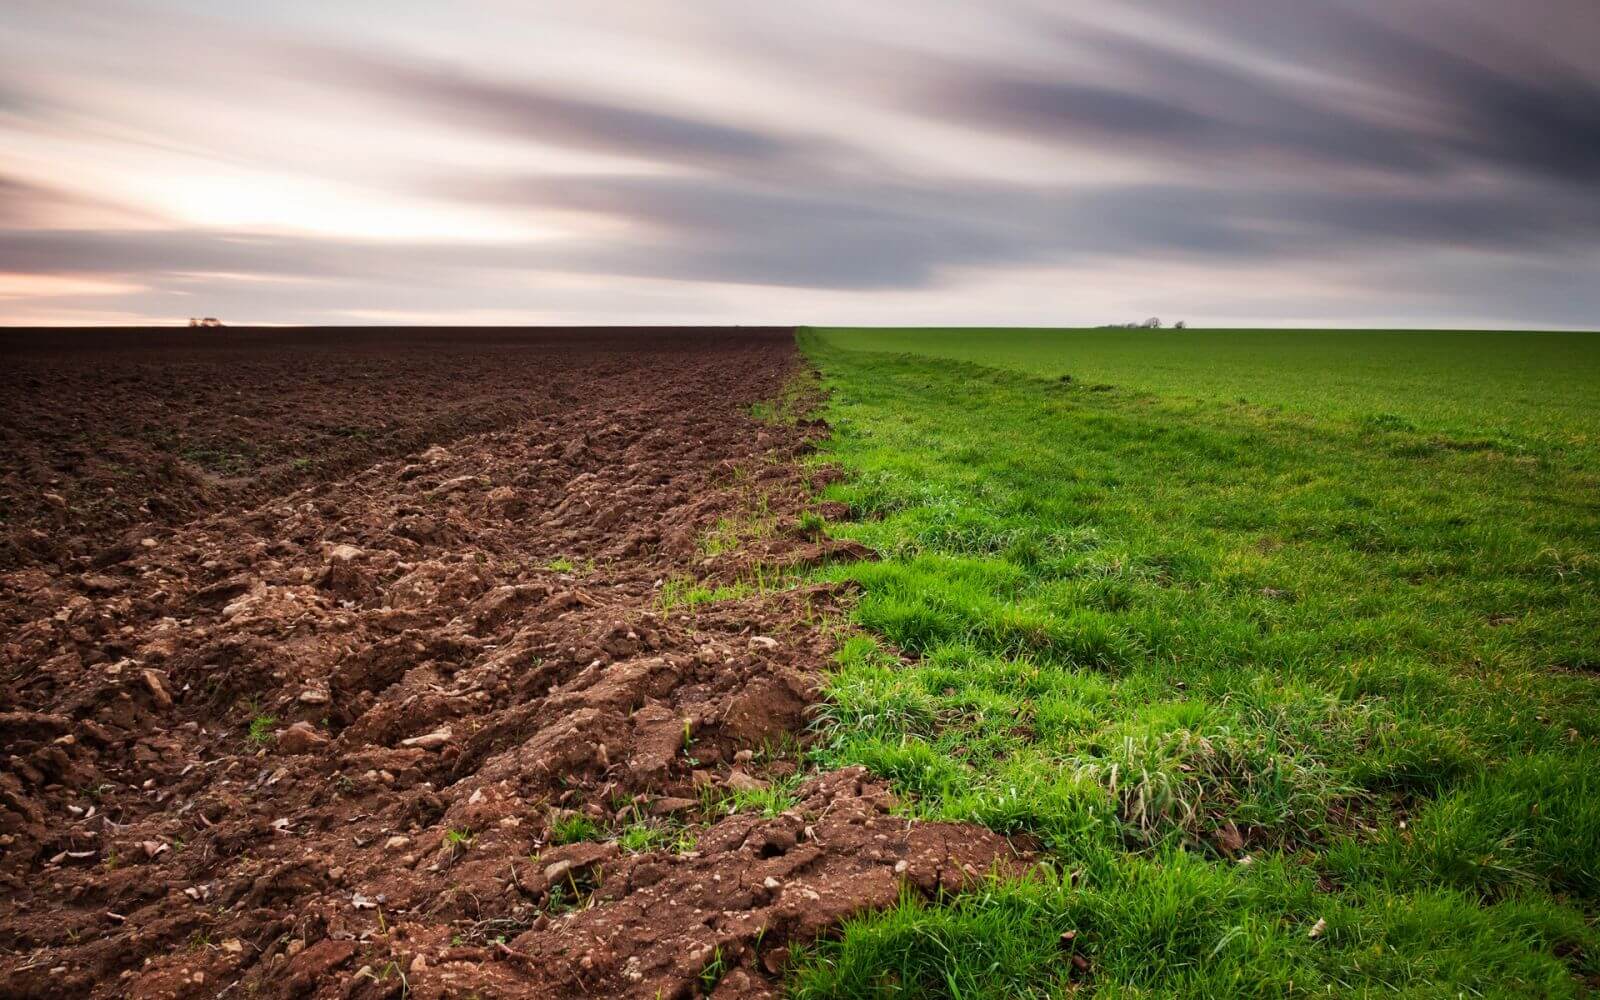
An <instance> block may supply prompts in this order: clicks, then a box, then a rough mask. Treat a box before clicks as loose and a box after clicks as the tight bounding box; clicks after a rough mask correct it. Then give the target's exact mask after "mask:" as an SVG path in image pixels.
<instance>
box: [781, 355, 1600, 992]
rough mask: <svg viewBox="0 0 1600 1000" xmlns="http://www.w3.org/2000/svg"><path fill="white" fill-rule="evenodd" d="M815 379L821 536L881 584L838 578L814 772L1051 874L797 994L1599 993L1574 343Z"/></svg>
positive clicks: (852, 955)
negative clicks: (990, 841)
mask: <svg viewBox="0 0 1600 1000" xmlns="http://www.w3.org/2000/svg"><path fill="white" fill-rule="evenodd" d="M802 343H803V345H804V347H805V349H806V351H807V353H808V354H809V356H810V357H811V358H812V359H813V361H814V362H815V363H816V364H817V365H818V366H819V367H820V369H821V371H822V373H823V378H824V384H825V386H826V388H827V390H828V392H829V393H830V395H829V399H828V402H827V404H826V407H825V410H824V412H825V414H826V416H827V418H828V420H829V421H830V423H831V425H832V437H831V440H830V442H829V443H828V444H827V445H826V446H825V455H824V460H825V461H828V462H831V463H834V464H836V465H838V466H839V467H841V468H842V469H843V470H845V478H844V481H843V482H842V483H839V484H837V485H835V486H833V487H832V488H831V489H830V491H829V493H828V494H827V495H828V496H829V497H830V498H831V499H833V500H835V501H837V502H840V503H842V504H845V505H848V507H849V509H850V511H851V518H852V519H851V520H848V521H845V522H842V523H836V524H833V525H831V526H830V530H831V531H832V532H833V533H835V534H837V535H839V536H842V537H847V538H851V539H856V540H859V541H861V542H863V543H865V544H867V545H868V546H870V547H872V548H873V549H875V550H877V551H878V552H880V553H882V554H883V555H884V557H885V558H884V559H883V560H882V561H880V562H876V563H863V564H859V565H855V566H852V567H848V568H835V569H833V570H831V571H829V576H830V578H833V579H849V580H853V581H856V582H858V583H859V584H860V585H861V586H862V588H863V595H862V597H861V599H860V602H859V603H858V605H857V606H856V607H855V609H854V612H853V620H854V622H855V623H856V624H857V625H858V626H859V627H860V629H861V632H860V633H859V634H857V635H855V636H854V637H852V638H850V639H848V640H847V641H846V642H845V643H844V644H843V646H842V648H841V650H840V652H839V653H838V655H837V667H836V669H835V671H834V672H833V673H832V674H831V676H830V680H829V684H828V699H829V700H828V704H827V707H826V709H825V713H826V714H825V721H824V723H823V733H824V738H823V739H822V741H821V743H820V744H819V747H818V749H817V750H816V751H815V754H816V760H817V762H818V763H819V764H820V765H822V766H839V765H844V764H864V765H866V766H867V767H868V768H869V769H871V770H872V771H873V772H874V773H877V774H880V775H883V776H886V777H888V778H890V779H891V781H892V783H893V787H895V788H896V790H897V791H899V792H900V793H901V794H902V795H903V797H904V806H903V808H904V809H905V810H906V811H907V812H908V813H909V814H911V815H915V816H921V817H937V818H941V819H947V820H958V821H970V822H975V823H979V824H982V825H984V826H987V827H989V828H992V829H995V830H1000V831H1005V832H1009V833H1016V834H1029V835H1032V836H1035V837H1037V838H1039V840H1040V841H1041V842H1042V844H1043V845H1044V851H1043V858H1044V861H1043V862H1042V864H1041V866H1040V872H1042V874H1036V876H1035V877H1033V878H1031V879H1029V880H1025V881H1006V880H1002V881H999V882H996V883H995V884H993V885H992V886H991V887H990V888H989V889H988V890H987V891H984V892H980V893H975V894H971V895H968V896H965V897H963V898H962V899H961V900H959V901H956V902H955V903H954V904H953V905H951V906H948V907H930V906H927V905H926V904H925V903H923V902H922V901H918V900H908V901H906V902H905V903H903V904H902V905H901V906H900V907H898V908H897V909H895V910H893V911H891V912H888V913H885V914H880V915H875V916H868V917H863V918H862V919H860V920H859V921H857V922H855V923H853V924H852V925H851V926H850V928H849V929H848V931H847V932H846V933H845V934H844V936H843V938H842V940H840V941H839V942H836V943H830V944H826V945H823V946H821V947H820V948H818V949H817V950H815V951H813V952H811V953H810V954H809V956H808V957H807V960H806V963H805V965H804V967H803V969H802V972H801V974H800V976H799V978H798V980H797V982H798V990H799V993H800V995H802V996H816V997H821V996H877V995H907V996H923V995H930V996H931V995H939V996H946V995H948V996H1019V995H1038V996H1046V995H1056V994H1057V993H1059V992H1061V991H1063V990H1068V989H1071V988H1073V987H1074V986H1084V987H1088V986H1090V985H1091V984H1092V986H1093V987H1094V989H1095V991H1096V994H1097V995H1106V996H1114V995H1136V996H1148V995H1183V996H1235V995H1261V996H1281V995H1294V994H1306V995H1311V994H1328V993H1333V994H1340V995H1344V994H1351V993H1355V994H1368V993H1370V994H1374V995H1376V994H1388V993H1399V994H1404V995H1457V994H1461V995H1517V994H1524V995H1526V994H1532V995H1541V996H1545V995H1551V996H1562V995H1578V994H1581V993H1583V992H1585V991H1586V989H1589V988H1592V987H1593V986H1594V985H1595V983H1596V978H1595V977H1596V974H1597V972H1600V951H1597V948H1600V937H1597V935H1596V931H1595V927H1594V920H1595V916H1596V913H1597V909H1600V778H1597V777H1596V775H1597V765H1600V748H1597V738H1600V712H1597V709H1600V628H1597V623H1600V507H1597V493H1596V487H1597V485H1600V478H1597V474H1600V463H1597V460H1596V455H1595V450H1594V448H1595V442H1596V434H1597V431H1600V424H1597V421H1596V418H1595V417H1594V413H1595V412H1597V411H1600V407H1597V406H1596V402H1597V398H1596V394H1597V393H1600V378H1596V365H1597V364H1600V342H1597V341H1596V339H1595V338H1594V337H1593V336H1589V335H1582V334H1548V335H1524V334H1452V333H1392V334H1384V333H1377V332H1372V333H1367V332H1363V333H1304V334H1303V333H1293V332H1284V333H1265V332H1261V333H1258V332H1231V333H1224V332H1206V333H1197V332H1186V333H1178V332H1172V333H1144V332H1139V333H1132V332H1124V331H1083V332H1076V331H1073V332H1052V331H1036V330H1030V331H955V330H950V331H910V330H892V331H880V330H871V331H850V330H810V331H806V332H804V333H803V334H802ZM902 653H903V654H908V655H910V656H911V657H913V658H914V659H913V662H914V664H915V665H914V666H910V667H907V666H904V665H902V663H901V662H900V659H899V656H898V654H902ZM1063 935H1066V937H1063ZM1069 959H1070V961H1069Z"/></svg>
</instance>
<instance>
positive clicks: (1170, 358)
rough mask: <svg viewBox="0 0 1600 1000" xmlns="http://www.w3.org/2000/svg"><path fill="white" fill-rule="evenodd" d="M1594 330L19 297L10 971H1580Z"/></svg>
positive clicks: (1369, 986)
mask: <svg viewBox="0 0 1600 1000" xmlns="http://www.w3.org/2000/svg"><path fill="white" fill-rule="evenodd" d="M1596 345H1597V341H1596V340H1595V339H1594V338H1593V337H1592V336H1585V335H1579V334H1537V335H1535V334H1486V333H1474V334H1449V333H1414V332H1413V333H1389V334H1385V333H1376V332H1372V333H1367V332H1362V333H1355V332H1350V333H1339V332H1331V331H1330V332H1315V333H1290V332H1258V331H1228V332H1215V331H1205V332H1201V331H1186V332H1183V333H1176V332H1172V333H1144V332H1129V331H1103V330H1102V331H1043V330H995V331H972V330H940V331H913V330H836V329H802V330H800V331H799V332H798V334H796V332H795V331H793V330H789V329H749V328H747V329H737V330H733V329H692V328H685V329H672V330H666V329H582V330H579V329H569V330H556V329H547V330H536V329H535V330H528V329H521V330H519V329H471V328H462V329H452V330H444V329H438V330H430V329H380V328H372V329H359V330H351V329H344V330H340V329H304V330H262V329H248V328H245V329H237V328H235V329H228V330H225V331H205V332H198V331H197V332H193V333H190V332H170V331H168V332H163V333H159V334H158V333H155V332H153V331H115V332H109V333H91V332H88V331H67V332H56V333H45V332H41V331H26V332H25V331H17V332H8V333H7V334H6V335H5V338H4V339H0V349H3V350H4V352H5V362H6V364H5V366H4V367H3V369H0V379H4V381H3V382H0V387H3V388H4V390H5V392H6V394H7V397H8V406H7V407H6V408H5V410H4V412H0V444H3V445H4V447H5V448H6V450H7V451H8V453H10V454H12V455H14V456H15V461H13V462H12V463H11V464H10V465H9V466H8V467H7V468H6V469H4V470H3V471H0V543H3V544H0V622H3V623H4V625H5V631H4V635H3V639H0V738H3V741H4V745H5V747H6V753H5V755H4V758H3V759H0V890H3V891H0V994H3V995H5V996H26V997H83V996H87V997H105V998H110V997H123V996H137V997H158V996H159V997H164V998H172V997H183V998H197V1000H198V998H202V997H211V996H217V995H228V996H254V997H291V996H293V997H299V996H314V997H351V998H355V1000H379V998H385V1000H391V998H412V997H418V998H443V997H455V996H473V995H478V996H484V997H489V996H495V997H519V998H537V1000H544V998H557V997H567V996H573V995H588V996H629V997H655V996H681V997H693V996H714V997H717V998H719V1000H726V998H730V997H731V998H736V1000H745V998H748V1000H754V998H761V997H771V996H777V995H794V996H797V997H802V998H823V997H961V998H972V997H994V998H1000V997H1006V998H1010V997H1040V998H1042V997H1056V996H1071V995H1085V996H1088V995H1094V996H1105V997H1121V996H1158V995H1159V996H1183V997H1216V996H1251V995H1254V996H1264V997H1266V996H1295V995H1307V996H1310V995H1341V996H1342V995H1386V994H1391V993H1393V994H1399V995H1414V996H1434V995H1451V996H1454V995H1471V996H1513V995H1523V996H1525V995H1534V996H1579V995H1584V994H1585V992H1586V991H1593V990H1594V989H1595V988H1596V986H1597V985H1600V932H1597V930H1596V919H1597V916H1600V712H1597V709H1600V629H1597V627H1596V625H1597V622H1600V507H1597V487H1600V457H1597V455H1596V442H1597V427H1596V422H1595V419H1594V418H1593V416H1592V415H1591V414H1592V413H1593V412H1594V411H1595V410H1596V409H1600V398H1597V393H1600V384H1597V383H1600V379H1597V378H1596V371H1597V365H1600V359H1597V348H1596Z"/></svg>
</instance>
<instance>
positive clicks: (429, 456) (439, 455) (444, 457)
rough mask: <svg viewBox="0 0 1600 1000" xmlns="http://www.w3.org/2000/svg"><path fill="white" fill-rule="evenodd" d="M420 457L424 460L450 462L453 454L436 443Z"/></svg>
mask: <svg viewBox="0 0 1600 1000" xmlns="http://www.w3.org/2000/svg"><path fill="white" fill-rule="evenodd" d="M418 457H420V458H421V459H422V460H423V461H424V462H448V461H450V457H451V456H450V452H448V451H446V450H445V449H444V448H443V447H441V446H439V445H434V446H433V447H431V448H429V449H428V450H427V451H425V452H423V453H422V454H421V455H420V456H418Z"/></svg>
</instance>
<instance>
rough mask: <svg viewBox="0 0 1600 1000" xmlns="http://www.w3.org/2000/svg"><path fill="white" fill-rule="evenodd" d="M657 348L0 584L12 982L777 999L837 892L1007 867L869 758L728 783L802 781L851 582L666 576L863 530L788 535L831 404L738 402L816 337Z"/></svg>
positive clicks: (995, 842)
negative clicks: (293, 484)
mask: <svg viewBox="0 0 1600 1000" xmlns="http://www.w3.org/2000/svg"><path fill="white" fill-rule="evenodd" d="M640 336H645V335H643V334H641V335H640ZM656 336H657V337H658V338H659V337H665V336H669V335H667V334H661V335H656ZM530 337H531V338H534V340H535V343H534V345H533V346H534V347H537V343H536V339H537V338H536V337H534V335H532V334H530ZM656 347H657V348H658V349H656V350H652V351H639V352H636V353H634V354H631V355H626V356H625V357H626V358H631V359H632V360H631V361H624V362H623V363H619V360H618V355H617V354H616V353H615V352H612V353H610V354H607V355H604V356H601V355H595V356H592V357H589V356H585V355H584V352H583V351H582V349H581V348H579V347H575V346H574V345H573V344H571V343H568V344H566V345H565V346H564V347H562V348H561V350H563V351H565V352H566V353H565V354H563V355H562V358H563V362H562V364H560V365H559V366H558V365H554V364H552V367H551V374H550V375H549V377H548V378H543V379H541V378H539V377H537V375H533V376H530V379H529V381H528V384H527V386H526V391H527V392H528V393H530V394H534V395H538V394H544V395H546V396H550V397H552V398H558V399H561V400H563V403H562V405H558V406H547V407H542V408H541V407H534V408H533V410H534V412H531V413H524V412H522V411H520V410H519V411H518V413H519V415H518V416H517V417H516V418H515V420H514V421H511V422H508V423H506V424H504V425H503V426H499V427H497V428H495V429H492V430H489V431H486V432H483V433H477V434H473V435H469V436H465V437H459V438H456V439H453V440H449V441H447V442H444V443H440V444H435V445H433V446H431V447H428V448H426V449H424V450H420V451H418V452H414V453H412V454H409V455H403V456H400V457H397V458H390V459H384V460H378V461H375V462H374V464H371V465H370V466H369V467H367V468H365V469H361V470H359V471H355V472H352V473H349V474H347V475H345V476H344V477H343V478H337V479H330V480H326V481H322V482H319V483H314V484H311V485H308V486H304V487H302V488H300V489H298V490H297V491H296V492H292V493H285V494H283V495H281V496H278V497H276V498H273V499H269V500H266V501H265V502H260V500H259V497H257V498H252V501H251V502H252V504H253V505H251V506H245V505H244V504H243V503H241V504H240V505H239V507H238V509H225V510H222V511H220V512H216V511H214V512H211V513H209V514H207V515H206V516H204V517H203V518H200V519H197V520H194V521H192V522H189V523H183V524H177V525H170V524H149V525H145V526H142V527H141V526H135V528H134V529H133V530H132V531H131V532H130V533H128V534H127V535H125V536H122V537H121V538H119V539H115V540H107V541H106V543H105V544H104V545H102V546H99V547H98V549H96V550H94V551H89V552H86V553H83V554H78V555H71V556H64V557H62V559H60V560H58V561H56V562H44V561H39V562H35V563H33V564H28V565H24V566H22V567H20V568H16V569H12V570H10V571H8V572H6V573H4V574H3V575H0V612H3V618H0V621H4V623H5V628H6V638H5V641H4V645H3V647H0V671H3V673H0V679H3V688H0V741H3V744H4V752H3V758H4V759H3V760H0V996H6V997H214V996H230V997H360V998H373V997H401V996H409V997H447V996H449V997H455V996H474V995H476V996H481V997H567V996H638V997H657V996H661V997H688V996H696V995H704V994H707V993H709V994H711V995H714V996H716V997H756V996H766V995H770V994H773V993H776V992H778V991H779V990H780V989H781V983H782V973H783V969H784V963H785V961H786V959H787V956H788V955H789V953H790V949H792V948H793V947H794V946H796V945H798V944H801V943H804V942H806V941H809V940H812V939H814V938H816V937H817V936H819V935H825V934H827V933H829V932H830V931H831V930H833V929H834V928H836V927H837V926H838V925H839V923H840V922H841V921H842V920H843V919H844V918H846V917H847V916H849V915H851V914H853V913H856V912H860V911H862V910H864V909H869V908H874V907H882V906H886V905H889V904H891V903H893V902H894V901H895V899H896V898H897V897H898V896H899V894H900V893H901V892H902V891H903V888H904V887H907V886H909V887H912V888H913V889H915V890H918V891H921V892H924V893H928V894H934V893H936V892H939V891H941V890H954V889H959V888H961V887H962V886H964V885H967V884H969V883H971V882H972V881H973V880H974V879H976V878H978V877H980V876H982V875H983V874H984V873H985V872H987V871H988V870H990V869H992V868H994V867H996V866H1010V865H1017V864H1021V863H1022V859H1021V856H1020V855H1019V854H1018V852H1017V851H1016V850H1015V849H1014V848H1013V845H1011V844H1010V843H1008V842H1007V841H1005V840H1003V839H1002V838H999V837H998V836H996V835H994V834H992V833H989V832H987V831H983V830H979V829H973V828H967V827H959V826H952V825H944V824H937V823H912V822H908V821H907V820H905V819H903V818H899V817H895V816H893V815H891V814H890V810H891V808H892V805H893V802H892V799H891V796H890V795H889V793H888V792H887V790H886V789H884V788H883V787H882V786H881V785H879V784H877V783H876V782H874V781H873V780H871V779H869V778H868V777H867V776H865V775H864V774H862V773H859V772H856V771H840V772H835V773H831V774H826V775H821V776H814V777H812V778H810V779H809V780H807V781H805V782H804V783H803V784H801V785H800V786H799V788H798V791H797V792H796V793H795V796H794V801H793V803H792V804H790V803H784V804H785V805H787V806H788V808H786V809H784V810H783V811H781V812H776V813H774V811H773V810H768V812H767V813H763V812H760V811H754V812H732V813H730V811H729V809H728V808H727V805H726V802H727V801H728V799H727V795H728V793H729V792H731V791H740V790H742V791H743V792H744V793H745V794H746V796H747V797H749V796H751V795H752V794H753V793H754V792H756V791H758V790H760V789H761V788H762V786H763V785H764V784H765V783H767V782H771V781H775V780H778V781H781V780H784V779H785V778H787V777H789V776H791V775H793V773H794V770H795V767H796V762H795V759H794V750H795V748H796V747H797V746H798V745H799V744H800V743H801V742H802V741H803V739H804V733H805V730H806V726H807V722H808V709H809V708H810V707H811V706H812V705H813V704H814V703H815V701H816V699H817V698H818V693H817V686H818V678H819V674H820V671H821V670H822V669H824V667H825V664H826V662H827V658H828V656H829V653H830V651H831V648H832V647H831V640H830V638H829V635H828V634H826V633H825V632H824V631H823V630H822V628H821V626H820V624H819V623H820V622H822V621H823V620H825V619H826V618H827V617H828V616H829V615H830V614H831V613H834V612H836V611H838V610H839V601H840V600H842V599H844V597H845V595H843V594H841V593H838V592H835V591H831V590H829V589H826V588H818V587H805V586H791V587H789V588H787V589H779V590H776V591H771V592H768V593H766V594H765V595H760V594H758V595H755V596H750V597H745V598H740V599H731V600H724V601H718V602H716V603H713V604H709V605H702V606H699V607H698V608H697V609H696V610H694V611H692V612H691V611H685V610H682V609H672V608H671V607H670V606H669V604H668V603H667V602H664V601H663V600H662V588H663V587H664V586H665V585H666V584H668V583H669V582H670V581H674V580H681V579H684V578H686V577H693V578H695V579H698V580H709V581H713V582H715V581H723V582H732V581H737V580H739V579H741V578H742V577H743V576H745V575H746V574H747V573H748V572H749V571H750V569H751V567H752V566H753V565H754V564H755V563H756V562H757V561H759V563H760V564H761V565H762V566H763V567H764V572H770V571H771V570H772V568H774V567H790V568H799V567H804V566H806V565H811V564H815V563H817V562H819V561H822V560H825V559H828V558H833V557H836V556H845V557H851V558H854V557H859V556H860V555H862V553H860V552H859V551H855V550H853V549H851V548H850V547H848V546H842V545H840V544H838V543H831V542H827V541H824V540H821V539H817V538H807V537H805V536H804V535H803V534H802V533H801V532H800V530H799V528H798V524H799V522H798V517H797V515H798V514H799V513H800V511H801V510H802V509H803V506H804V504H805V503H806V500H807V497H808V496H809V495H810V492H811V486H812V485H813V484H812V483H810V482H808V481H807V480H806V479H805V477H804V474H803V473H802V471H801V470H800V468H799V466H798V464H797V459H798V458H799V456H801V455H803V454H804V453H805V452H806V451H808V450H809V448H810V447H811V443H812V442H813V441H814V440H815V438H816V437H817V436H819V435H820V434H822V433H824V432H825V429H824V428H822V427H820V426H817V425H807V424H804V423H802V424H801V425H800V426H769V425H766V424H763V423H760V422H758V421H756V420H754V419H752V418H751V417H750V416H749V415H748V412H749V406H750V404H751V403H752V402H755V401H757V400H762V399H768V398H772V397H774V396H776V395H777V394H778V393H779V392H780V391H781V390H782V388H783V386H784V385H785V383H786V381H787V380H788V379H790V378H791V377H792V376H794V374H795V373H796V372H797V371H798V368H799V365H800V361H799V359H798V357H797V355H796V352H795V349H794V346H793V340H792V337H790V336H788V335H786V334H773V333H741V334H725V335H722V336H716V337H700V338H685V339H684V340H682V341H681V342H679V343H678V344H676V345H675V346H674V347H673V349H670V350H660V349H659V347H660V345H659V344H657V345H656ZM550 350H551V351H552V352H555V351H556V347H555V346H551V347H550ZM763 497H764V498H765V501H764V503H763V504H762V509H763V510H765V511H767V512H770V515H771V516H770V518H769V520H768V522H767V525H768V527H769V528H770V529H772V530H769V531H766V532H763V533H762V536H761V537H760V538H758V539H754V540H751V541H749V543H748V544H746V545H745V546H744V547H743V548H742V549H739V550H737V551H733V552H723V553H721V554H718V555H715V556H709V557H708V556H706V555H705V553H704V547H703V546H702V545H701V544H700V543H701V540H702V539H703V538H704V537H705V533H706V532H707V530H708V529H710V528H712V527H713V526H714V525H715V524H716V523H717V521H718V520H719V518H725V517H735V518H737V517H740V516H744V515H745V514H747V513H748V512H749V511H750V510H751V509H752V507H753V505H754V504H756V503H757V501H758V500H760V499H761V498H763ZM841 550H842V551H841ZM791 780H797V779H791ZM626 831H632V832H633V835H634V836H633V839H629V838H628V837H627V836H624V833H625V832H626Z"/></svg>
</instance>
